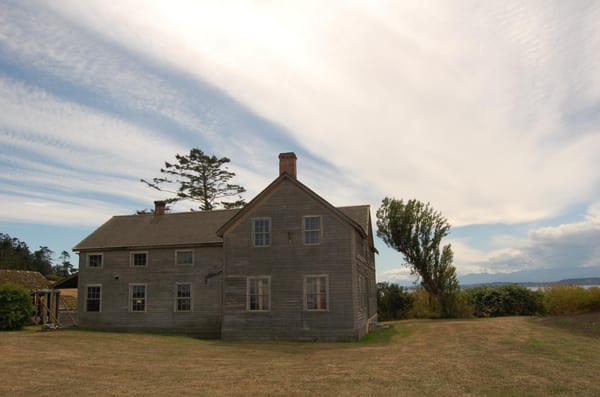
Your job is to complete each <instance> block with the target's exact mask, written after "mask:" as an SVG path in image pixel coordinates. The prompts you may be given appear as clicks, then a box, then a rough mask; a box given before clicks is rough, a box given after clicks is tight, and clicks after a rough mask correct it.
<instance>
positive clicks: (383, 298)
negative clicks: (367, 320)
mask: <svg viewBox="0 0 600 397" xmlns="http://www.w3.org/2000/svg"><path fill="white" fill-rule="evenodd" d="M413 300H414V299H413V297H412V295H411V294H410V293H409V292H408V291H406V290H405V289H404V288H402V287H400V286H398V285H396V284H390V283H387V282H385V283H377V317H378V319H379V320H380V321H389V320H400V319H403V318H407V317H408V312H409V310H410V309H411V307H412V304H413Z"/></svg>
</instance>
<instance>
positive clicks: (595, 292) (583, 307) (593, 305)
mask: <svg viewBox="0 0 600 397" xmlns="http://www.w3.org/2000/svg"><path fill="white" fill-rule="evenodd" d="M544 307H545V309H546V312H547V313H548V314H555V315H556V314H581V313H588V312H593V311H600V288H597V287H594V288H589V289H585V288H583V287H578V286H575V285H562V284H559V285H552V286H550V287H547V288H545V289H544Z"/></svg>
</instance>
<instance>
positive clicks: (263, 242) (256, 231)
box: [252, 218, 271, 247]
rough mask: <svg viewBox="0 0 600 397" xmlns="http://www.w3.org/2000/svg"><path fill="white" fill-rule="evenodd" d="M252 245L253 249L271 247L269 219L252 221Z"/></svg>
mask: <svg viewBox="0 0 600 397" xmlns="http://www.w3.org/2000/svg"><path fill="white" fill-rule="evenodd" d="M252 244H253V245H254V247H269V246H270V245H271V218H254V219H252Z"/></svg>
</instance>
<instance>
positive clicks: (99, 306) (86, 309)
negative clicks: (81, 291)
mask: <svg viewBox="0 0 600 397" xmlns="http://www.w3.org/2000/svg"><path fill="white" fill-rule="evenodd" d="M90 287H98V288H100V294H99V297H98V299H97V300H98V310H88V300H89V288H90ZM83 311H84V312H86V313H102V284H86V285H85V299H84V303H83Z"/></svg>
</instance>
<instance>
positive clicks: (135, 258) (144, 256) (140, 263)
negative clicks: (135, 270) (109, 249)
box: [130, 251, 148, 267]
mask: <svg viewBox="0 0 600 397" xmlns="http://www.w3.org/2000/svg"><path fill="white" fill-rule="evenodd" d="M130 265H131V267H146V266H148V252H146V251H135V252H132V253H131V256H130Z"/></svg>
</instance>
